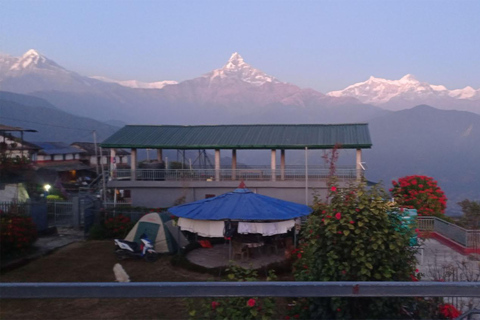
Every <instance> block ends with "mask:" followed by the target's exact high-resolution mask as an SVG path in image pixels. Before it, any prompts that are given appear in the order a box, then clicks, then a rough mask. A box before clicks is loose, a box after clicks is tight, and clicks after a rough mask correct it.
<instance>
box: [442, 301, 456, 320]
mask: <svg viewBox="0 0 480 320" xmlns="http://www.w3.org/2000/svg"><path fill="white" fill-rule="evenodd" d="M439 311H440V314H441V315H443V316H444V317H445V318H446V319H454V318H457V317H459V316H460V315H461V313H460V311H458V310H457V308H455V307H454V306H453V305H451V304H449V303H445V304H441V305H440V307H439Z"/></svg>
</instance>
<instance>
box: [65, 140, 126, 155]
mask: <svg viewBox="0 0 480 320" xmlns="http://www.w3.org/2000/svg"><path fill="white" fill-rule="evenodd" d="M71 146H72V147H75V148H78V149H80V150H82V151H85V152H86V153H87V154H89V155H95V144H94V143H93V142H74V143H72V144H71ZM98 153H99V154H100V151H98ZM116 154H117V155H119V156H126V155H129V154H130V152H127V151H125V150H122V149H119V150H117V151H116ZM102 155H104V156H105V155H107V156H108V155H110V150H105V149H102Z"/></svg>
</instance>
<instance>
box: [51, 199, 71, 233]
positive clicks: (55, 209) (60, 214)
mask: <svg viewBox="0 0 480 320" xmlns="http://www.w3.org/2000/svg"><path fill="white" fill-rule="evenodd" d="M47 217H48V225H49V226H63V227H67V226H73V225H74V221H73V219H74V212H73V202H71V201H48V202H47Z"/></svg>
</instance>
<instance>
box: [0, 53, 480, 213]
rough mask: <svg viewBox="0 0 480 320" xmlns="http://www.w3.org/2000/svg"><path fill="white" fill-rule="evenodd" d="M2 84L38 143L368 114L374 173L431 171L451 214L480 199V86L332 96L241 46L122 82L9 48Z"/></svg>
mask: <svg viewBox="0 0 480 320" xmlns="http://www.w3.org/2000/svg"><path fill="white" fill-rule="evenodd" d="M0 90H2V91H3V92H0V123H3V124H7V125H13V126H20V127H25V128H29V129H36V130H38V131H39V132H38V133H35V134H33V133H32V134H31V135H32V137H30V136H29V137H26V138H27V139H28V140H30V141H39V140H43V141H64V142H72V141H79V140H84V141H91V131H92V130H95V131H96V132H97V135H98V136H99V141H101V140H102V139H103V138H105V137H107V136H109V135H110V134H111V133H113V132H115V131H116V130H117V129H118V127H120V126H122V125H123V124H126V123H129V124H133V123H138V124H227V123H232V124H235V123H348V122H368V123H369V127H370V132H371V136H372V140H373V148H372V149H371V150H366V151H365V152H364V154H365V156H364V158H365V160H366V162H367V166H368V171H367V178H368V179H369V180H373V181H380V180H383V181H384V182H385V184H386V185H387V187H388V185H389V184H390V180H392V179H397V178H399V177H401V176H405V175H411V174H426V175H430V176H432V177H434V178H436V179H438V181H439V184H440V186H441V187H442V188H443V189H444V190H445V191H446V193H447V197H448V198H449V199H450V201H449V210H450V213H456V210H458V207H456V206H455V203H456V202H458V201H461V200H463V199H465V198H469V199H471V200H475V199H477V200H480V174H479V172H480V171H479V170H478V163H480V148H478V146H479V145H480V132H479V130H480V94H479V90H478V89H473V88H471V87H467V88H464V89H457V90H448V89H447V88H445V87H444V86H441V85H431V84H428V83H425V82H421V81H418V80H417V79H416V78H415V77H414V76H412V75H406V76H404V77H403V78H401V79H400V80H387V79H380V78H374V77H371V78H370V79H368V80H367V81H365V82H360V83H357V84H354V85H351V86H348V87H347V88H345V89H343V90H340V91H333V92H329V93H327V94H323V93H320V92H318V91H315V90H313V89H302V88H299V87H298V86H296V85H294V84H290V83H286V82H283V81H281V80H279V79H277V78H276V77H274V76H271V75H268V74H266V73H264V72H262V71H261V70H259V69H256V68H254V67H253V66H251V65H249V64H248V63H246V62H245V61H244V59H243V58H242V57H241V56H240V55H239V54H238V53H234V54H233V55H232V56H231V57H230V59H229V60H228V61H227V63H226V64H225V65H224V66H222V67H221V68H218V69H215V70H213V71H211V72H209V73H206V74H204V75H202V76H200V77H197V78H194V79H191V80H186V81H182V82H178V83H177V82H175V81H173V80H165V81H158V82H154V83H144V82H143V83H142V82H139V81H136V80H128V81H117V80H112V79H106V78H102V77H101V76H96V77H87V76H83V75H80V74H78V73H76V72H73V71H69V70H67V69H65V68H63V67H62V66H60V65H58V64H57V63H55V62H54V61H52V60H50V59H48V58H46V57H44V56H42V55H41V54H39V53H38V52H37V51H35V50H29V51H28V52H27V53H25V54H24V55H23V56H22V57H11V56H8V55H0ZM426 104H428V105H429V106H427V105H426ZM417 105H420V106H417ZM94 119H95V120H94ZM29 135H30V134H29ZM33 135H35V137H33ZM295 157H298V159H297V160H298V161H296V159H295ZM301 157H302V155H298V156H296V155H294V154H290V153H289V160H288V161H289V162H290V163H292V162H293V163H297V162H298V163H300V164H301V163H302V159H300V158H301ZM247 158H248V159H247ZM317 160H318V161H317V162H318V163H319V162H320V161H321V160H320V159H317ZM242 161H243V162H245V163H249V164H255V163H256V161H257V160H255V156H251V157H250V156H248V157H245V159H242ZM312 163H315V161H312ZM257 164H260V163H257ZM262 164H263V163H262Z"/></svg>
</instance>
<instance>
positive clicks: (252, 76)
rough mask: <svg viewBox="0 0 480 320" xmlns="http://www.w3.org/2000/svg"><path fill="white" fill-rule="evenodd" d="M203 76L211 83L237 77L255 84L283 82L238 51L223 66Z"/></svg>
mask: <svg viewBox="0 0 480 320" xmlns="http://www.w3.org/2000/svg"><path fill="white" fill-rule="evenodd" d="M203 77H204V78H207V79H208V80H209V81H210V82H211V83H215V82H221V81H222V80H223V79H237V80H240V81H243V82H247V83H250V84H253V85H255V86H261V85H262V84H265V83H281V82H280V81H279V80H277V79H276V78H275V77H273V76H270V75H268V74H266V73H264V72H262V71H260V70H258V69H255V68H254V67H252V66H251V65H249V64H248V63H246V62H245V61H244V60H243V58H242V56H240V54H239V53H238V52H234V53H233V54H232V56H231V57H230V59H228V62H227V63H226V64H225V65H224V66H223V67H222V68H220V69H215V70H213V71H212V72H209V73H207V74H205V75H204V76H203Z"/></svg>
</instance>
